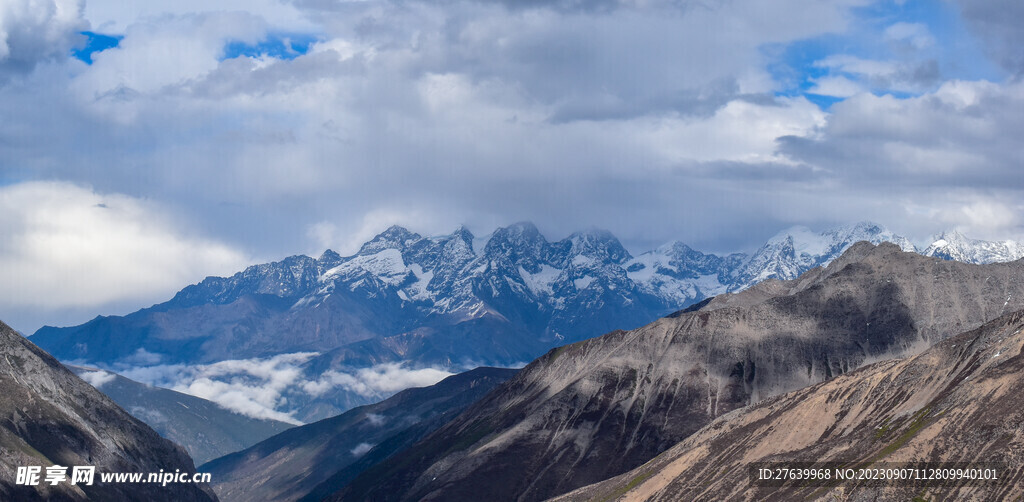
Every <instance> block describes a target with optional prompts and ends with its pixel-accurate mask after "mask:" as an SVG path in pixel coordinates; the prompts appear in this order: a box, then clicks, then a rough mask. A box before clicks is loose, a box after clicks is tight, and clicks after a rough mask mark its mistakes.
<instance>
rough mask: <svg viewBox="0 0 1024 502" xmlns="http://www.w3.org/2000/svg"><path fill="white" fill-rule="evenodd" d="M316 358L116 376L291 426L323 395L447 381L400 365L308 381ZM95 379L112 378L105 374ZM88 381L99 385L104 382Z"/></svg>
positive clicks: (128, 370) (173, 367) (374, 394)
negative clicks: (305, 405) (300, 405)
mask: <svg viewBox="0 0 1024 502" xmlns="http://www.w3.org/2000/svg"><path fill="white" fill-rule="evenodd" d="M316 355H317V353H315V352H296V353H291V354H281V355H277V356H274V357H270V358H262V359H261V358H252V359H232V360H227V361H221V362H217V363H213V364H200V365H185V364H164V365H152V366H132V367H127V366H124V367H120V368H118V369H117V370H118V372H119V373H120V374H121V375H123V376H125V377H127V378H130V379H132V380H136V381H139V382H143V383H147V384H149V385H154V386H157V387H164V388H169V389H172V390H175V391H178V392H182V393H185V394H190V395H193V396H196V397H200V398H203V399H207V400H209V401H212V402H214V403H217V404H218V405H220V406H221V407H223V408H225V409H228V410H231V411H234V412H236V413H239V414H242V415H245V416H248V417H252V418H258V419H272V420H280V421H282V422H287V423H291V424H301V423H302V422H301V421H299V420H298V419H296V418H295V413H296V412H297V410H296V409H295V408H296V403H297V402H302V401H308V400H309V399H314V398H317V397H321V396H323V395H324V394H325V393H327V392H328V391H332V390H343V391H347V392H352V393H355V394H358V395H359V396H362V397H364V398H376V399H384V398H386V397H388V396H390V395H391V394H394V393H395V392H398V391H401V390H404V389H407V388H410V387H424V386H428V385H433V384H435V383H437V382H439V381H441V380H442V379H444V378H446V377H448V376H451V375H452V373H451V372H448V371H445V370H442V369H436V368H417V369H411V368H407V367H406V366H405V365H403V364H400V363H384V364H378V365H375V366H372V367H369V368H358V369H353V370H350V371H347V372H346V371H340V370H327V371H325V372H324V373H322V374H320V375H308V374H307V373H306V370H305V369H304V366H303V364H304V363H306V362H307V361H309V360H310V359H312V358H313V357H314V356H316ZM94 373H95V374H97V375H98V374H99V373H103V374H104V375H109V377H110V378H113V375H112V374H110V373H106V372H102V371H101V372H94ZM83 378H85V377H84V376H83ZM90 378H92V379H94V380H97V381H101V380H102V379H103V378H106V377H101V376H90ZM90 383H92V381H91V380H90ZM94 385H95V384H94ZM368 419H369V420H370V421H371V423H378V422H381V423H382V421H383V417H377V416H373V415H371V416H369V417H368Z"/></svg>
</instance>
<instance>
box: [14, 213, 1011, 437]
mask: <svg viewBox="0 0 1024 502" xmlns="http://www.w3.org/2000/svg"><path fill="white" fill-rule="evenodd" d="M862 240H866V241H869V242H872V243H875V244H877V243H880V242H891V243H895V244H896V245H897V246H899V247H900V248H901V249H903V250H908V251H912V250H915V249H914V246H913V245H912V244H911V243H910V242H909V241H908V240H907V239H905V238H903V237H901V236H898V235H895V234H893V233H892V232H890V231H888V230H887V229H885V228H884V227H881V226H879V225H875V224H872V223H859V224H856V225H852V226H848V227H842V228H838V229H834V230H830V231H827V232H823V233H813V232H811V231H809V230H807V229H805V228H801V227H796V228H793V229H790V230H788V231H785V232H782V233H780V234H779V235H777V236H776V237H774V238H772V239H771V240H769V241H768V242H767V243H766V244H765V245H764V246H763V247H761V248H760V249H759V250H757V251H756V252H755V253H753V254H751V255H746V254H731V255H728V256H717V255H713V254H705V253H701V252H699V251H695V250H693V249H691V248H689V247H687V246H686V245H684V244H682V243H679V242H674V243H670V244H666V245H664V246H662V247H660V248H658V249H655V250H653V251H649V252H646V253H643V254H641V255H639V256H636V257H634V256H631V255H630V254H629V252H627V251H626V249H625V248H623V246H622V245H621V244H620V243H619V241H618V240H617V239H616V238H615V237H614V236H613V235H611V234H610V233H608V232H604V231H587V232H579V233H575V234H572V235H570V236H569V237H567V238H565V239H563V240H560V241H557V242H549V241H547V240H546V239H545V238H544V237H543V236H542V235H541V234H540V232H539V231H538V230H537V228H536V227H534V226H533V225H532V224H529V223H519V224H515V225H511V226H509V227H505V228H499V229H497V230H496V231H495V232H494V233H493V234H492V235H491V236H490V237H489V238H487V239H486V240H483V239H476V238H475V237H474V236H473V235H472V234H471V233H470V232H469V231H468V230H466V229H465V228H460V229H459V230H457V231H456V232H454V233H452V234H451V235H446V236H440V237H422V236H420V235H418V234H415V233H411V232H409V231H408V230H406V229H404V228H401V227H391V228H389V229H387V230H386V231H385V232H383V233H381V234H380V235H378V236H376V237H374V238H373V239H372V240H371V241H369V242H367V243H366V244H364V245H363V246H362V248H361V249H360V251H359V252H358V253H356V254H355V255H353V256H349V257H342V256H340V255H338V254H337V253H335V252H333V251H330V250H328V251H326V252H324V253H323V255H321V256H320V257H319V258H315V259H314V258H311V257H308V256H292V257H288V258H285V259H284V260H282V261H279V262H274V263H268V264H262V265H254V266H251V267H249V268H247V269H245V270H244V271H242V272H239V273H237V274H235V275H233V276H231V277H227V278H223V277H209V278H207V279H205V280H203V281H202V282H201V283H199V284H196V285H192V286H188V287H186V288H185V289H183V290H181V291H180V292H179V293H178V294H176V295H175V296H174V298H172V299H171V300H169V301H167V302H165V303H161V304H158V305H155V306H153V307H150V308H146V309H142V310H140V311H138V312H135V313H132V314H129V315H126V316H123V317H120V316H114V317H97V318H96V319H93V320H92V321H89V322H87V323H85V324H83V325H80V326H75V327H68V328H54V327H43V328H41V329H40V330H38V331H37V332H36V333H35V334H34V335H33V336H32V337H31V339H32V341H33V342H34V343H36V344H38V345H39V346H40V347H43V348H44V349H46V350H47V351H49V352H50V353H52V354H53V355H55V356H56V357H58V358H59V359H61V360H65V361H78V362H82V363H85V364H91V365H99V366H105V367H116V366H117V365H122V366H142V365H152V364H156V363H160V364H177V363H180V364H200V363H213V362H217V361H224V360H232V359H245V358H265V357H270V356H273V355H276V354H287V353H295V352H315V353H317V355H316V356H315V357H311V358H310V359H309V360H308V361H305V362H304V363H303V371H305V372H306V374H307V375H308V376H309V377H310V379H315V378H316V376H317V375H320V374H322V373H324V372H325V371H329V370H352V369H354V368H367V367H371V366H373V365H378V364H382V363H388V362H403V363H405V364H411V365H413V366H418V367H424V366H434V367H444V368H448V369H451V370H453V371H458V370H461V369H466V368H470V367H475V366H480V365H493V366H509V365H517V364H523V363H525V362H527V361H530V360H532V359H534V358H535V357H537V356H539V355H540V354H543V353H544V352H545V351H546V350H548V349H550V348H552V347H555V346H559V345H565V344H568V343H571V342H575V341H579V340H583V339H587V338H591V337H594V336H597V335H601V334H603V333H607V332H609V331H612V330H614V329H632V328H636V327H639V326H642V325H645V324H647V323H649V322H651V321H654V320H656V319H658V318H659V317H662V316H664V315H666V314H669V313H672V312H674V311H677V310H679V309H682V308H685V307H687V306H689V305H692V304H694V303H696V302H699V301H701V300H704V299H706V298H709V297H712V296H715V295H719V294H722V293H726V292H735V291H740V290H744V289H746V288H748V287H750V286H751V285H753V284H756V283H758V282H761V281H764V280H767V279H792V278H795V277H797V276H798V275H799V274H800V273H802V272H805V271H807V270H809V269H812V268H814V267H817V266H821V265H825V264H827V263H829V262H830V261H832V260H834V259H836V258H837V257H838V256H840V254H841V253H842V252H843V251H844V250H846V249H847V248H849V247H850V246H851V245H852V244H854V243H856V242H858V241H862ZM923 254H926V255H934V256H939V257H943V258H946V259H956V260H964V261H969V262H972V263H987V262H991V261H1005V260H1011V259H1016V258H1019V257H1020V256H1021V255H1022V254H1024V248H1022V247H1021V246H1019V245H1016V244H1014V243H990V242H984V241H971V240H969V239H966V238H964V237H962V236H960V235H959V234H955V233H952V234H947V235H943V236H941V238H940V239H938V240H937V241H936V243H935V244H934V245H933V246H931V247H929V248H928V249H927V250H925V251H924V252H923ZM380 398H381V396H372V397H367V396H364V395H357V394H354V393H352V392H342V391H338V392H333V393H332V392H328V393H324V394H321V395H317V396H313V397H310V396H306V398H303V397H301V396H298V397H294V399H293V398H289V399H292V404H297V405H298V406H299V407H300V408H302V411H300V413H299V415H298V418H299V419H301V420H311V419H316V418H323V417H326V416H330V415H333V414H336V413H338V412H339V411H342V410H344V409H348V408H351V407H352V406H356V405H359V404H364V403H367V402H371V401H377V400H379V399H380ZM296 399H297V400H298V401H296ZM302 399H306V400H307V401H308V402H303V401H302Z"/></svg>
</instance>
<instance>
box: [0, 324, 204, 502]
mask: <svg viewBox="0 0 1024 502" xmlns="http://www.w3.org/2000/svg"><path fill="white" fill-rule="evenodd" d="M55 464H56V465H60V466H65V467H70V466H90V465H91V466H95V467H96V474H95V478H94V483H93V485H92V486H87V485H83V484H76V485H71V484H70V483H69V482H62V483H59V484H57V485H55V486H51V485H49V484H46V483H42V482H41V483H40V484H39V485H38V486H26V485H18V484H16V478H15V476H16V473H17V469H18V467H20V466H41V467H42V468H43V471H42V473H43V474H44V475H45V472H46V471H45V468H46V467H49V466H52V465H55ZM161 469H163V471H164V472H172V473H173V472H175V471H176V470H180V471H181V472H188V473H194V472H195V467H194V465H193V464H192V459H190V458H189V457H188V454H186V453H185V450H183V449H182V448H181V447H180V446H177V445H175V444H174V443H171V442H170V441H167V440H166V439H163V438H161V437H160V436H158V435H157V433H156V432H154V431H153V430H152V429H150V428H149V427H147V426H146V425H145V424H143V423H142V422H139V421H138V420H136V419H135V418H133V417H132V416H131V415H129V414H128V413H127V412H125V411H124V410H122V409H121V408H118V406H117V405H116V404H114V402H113V401H111V400H110V398H108V397H106V396H104V395H103V394H101V393H100V392H99V391H97V390H96V389H95V388H93V387H92V386H91V385H89V384H88V383H86V382H84V381H82V380H81V379H80V378H78V377H77V376H75V374H74V373H72V372H71V371H70V370H68V369H67V368H65V367H64V366H61V364H60V363H59V362H57V360H56V359H54V358H53V357H50V355H48V354H47V353H45V352H43V351H42V350H41V349H39V348H38V347H36V346H35V345H33V344H32V343H31V342H29V341H28V340H26V339H25V338H24V337H22V336H21V335H19V334H18V333H16V332H15V331H14V330H12V329H11V328H10V327H8V326H7V325H6V324H4V323H2V322H0V500H12V501H14V500H17V501H31V500H97V501H120V500H125V501H134V500H148V501H197V502H198V501H212V500H216V497H215V496H214V495H213V492H212V490H210V487H209V486H208V485H206V484H201V485H200V484H181V483H172V484H168V485H167V486H161V485H160V484H152V485H151V484H145V483H119V484H117V483H110V484H104V483H102V482H101V481H100V473H104V472H129V473H146V474H148V473H151V472H160V470H161ZM67 475H68V477H69V478H70V476H71V469H68V470H67ZM43 477H44V476H40V481H42V478H43Z"/></svg>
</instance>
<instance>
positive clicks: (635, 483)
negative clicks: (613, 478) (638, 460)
mask: <svg viewBox="0 0 1024 502" xmlns="http://www.w3.org/2000/svg"><path fill="white" fill-rule="evenodd" d="M653 475H654V471H651V472H648V473H645V474H640V475H638V476H637V477H635V478H633V479H631V480H629V483H626V486H623V487H620V488H618V489H617V490H615V491H613V492H611V493H609V494H608V495H606V496H604V497H603V498H601V499H600V500H599V501H598V502H609V501H611V500H615V499H617V498H619V497H621V496H623V495H625V494H626V493H627V492H629V491H630V490H632V489H633V488H636V487H637V486H640V483H643V482H644V481H647V478H650V477H651V476H653Z"/></svg>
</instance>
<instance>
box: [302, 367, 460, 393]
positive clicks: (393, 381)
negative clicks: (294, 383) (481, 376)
mask: <svg viewBox="0 0 1024 502" xmlns="http://www.w3.org/2000/svg"><path fill="white" fill-rule="evenodd" d="M453 374H454V373H451V372H448V371H445V370H440V369H435V368H421V369H408V368H406V367H404V366H403V365H402V364H400V363H383V364H378V365H376V366H373V367H371V368H360V369H358V370H355V371H353V372H349V373H346V372H342V371H335V370H328V371H326V372H324V374H323V375H320V378H319V379H317V380H316V381H315V382H307V383H305V384H303V386H302V388H303V390H305V391H306V392H307V393H308V394H310V395H312V396H319V395H322V394H323V393H325V392H327V391H328V390H330V389H333V388H336V387H340V388H342V389H345V390H348V391H351V392H355V393H356V394H359V395H361V396H364V397H374V396H380V395H385V394H393V393H395V392H398V391H400V390H403V389H408V388H410V387H426V386H428V385H434V384H435V383H437V382H440V381H441V380H444V379H445V378H448V377H450V376H452V375H453Z"/></svg>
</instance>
